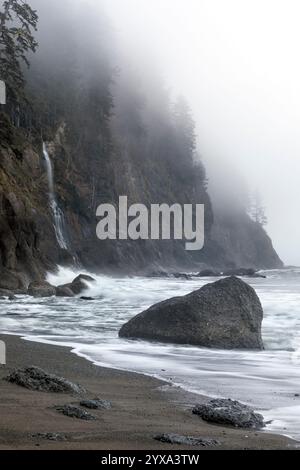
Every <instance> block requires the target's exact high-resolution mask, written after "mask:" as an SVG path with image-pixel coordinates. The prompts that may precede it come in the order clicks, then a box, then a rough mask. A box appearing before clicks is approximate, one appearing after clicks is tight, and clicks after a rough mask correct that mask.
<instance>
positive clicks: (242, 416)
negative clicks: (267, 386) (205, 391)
mask: <svg viewBox="0 0 300 470" xmlns="http://www.w3.org/2000/svg"><path fill="white" fill-rule="evenodd" d="M193 413H194V414H195V415H198V416H200V418H202V419H203V420H204V421H207V422H209V423H215V424H220V425H226V426H233V427H235V428H244V429H262V428H263V427H264V426H265V423H264V418H263V416H262V415H261V414H259V413H255V412H254V411H253V409H252V408H250V406H247V405H243V404H242V403H239V402H238V401H233V400H211V401H210V402H209V403H206V404H204V405H197V406H196V407H195V408H194V409H193Z"/></svg>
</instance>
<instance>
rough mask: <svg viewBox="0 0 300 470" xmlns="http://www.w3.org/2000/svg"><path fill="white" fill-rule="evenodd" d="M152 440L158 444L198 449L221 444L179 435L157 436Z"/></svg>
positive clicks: (213, 440) (206, 439)
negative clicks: (195, 447) (196, 447)
mask: <svg viewBox="0 0 300 470" xmlns="http://www.w3.org/2000/svg"><path fill="white" fill-rule="evenodd" d="M154 439H155V440H156V441H159V442H163V443H166V444H174V445H187V446H198V447H213V446H218V445H220V444H221V443H220V442H219V441H217V440H215V439H208V438H202V437H191V436H181V435H179V434H158V435H157V436H154Z"/></svg>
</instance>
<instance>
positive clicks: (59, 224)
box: [43, 142, 68, 250]
mask: <svg viewBox="0 0 300 470" xmlns="http://www.w3.org/2000/svg"><path fill="white" fill-rule="evenodd" d="M43 155H44V159H45V162H46V170H47V178H48V186H49V202H50V207H51V210H52V214H53V221H54V229H55V235H56V239H57V242H58V244H59V246H60V248H62V249H64V250H68V242H67V239H66V235H65V220H64V214H63V211H62V210H61V208H60V207H59V205H58V204H57V201H56V197H55V191H54V177H53V168H52V162H51V159H50V157H49V153H48V150H47V146H46V144H45V142H43Z"/></svg>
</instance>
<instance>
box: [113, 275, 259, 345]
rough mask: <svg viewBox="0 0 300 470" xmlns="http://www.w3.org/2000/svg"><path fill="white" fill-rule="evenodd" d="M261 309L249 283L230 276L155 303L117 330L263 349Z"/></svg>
mask: <svg viewBox="0 0 300 470" xmlns="http://www.w3.org/2000/svg"><path fill="white" fill-rule="evenodd" d="M262 319H263V310H262V306H261V303H260V300H259V298H258V296H257V294H256V292H255V291H254V289H253V288H252V287H250V286H249V285H248V284H246V283H245V282H244V281H242V280H241V279H238V278H236V277H230V278H226V279H222V280H220V281H217V282H215V283H213V284H207V285H205V286H204V287H202V288H201V289H199V290H197V291H195V292H192V293H191V294H188V295H185V296H184V297H175V298H172V299H170V300H166V301H164V302H161V303H158V304H156V305H154V306H152V307H150V308H149V309H148V310H146V311H145V312H143V313H140V314H139V315H137V316H136V317H134V318H133V319H132V320H130V321H129V322H128V323H126V324H125V325H124V326H123V327H122V328H121V330H120V333H119V335H120V337H121V338H132V339H144V340H154V341H161V342H168V343H177V344H191V345H197V346H203V347H210V348H221V349H260V350H261V349H263V342H262V337H261V324H262Z"/></svg>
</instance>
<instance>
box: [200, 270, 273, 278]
mask: <svg viewBox="0 0 300 470" xmlns="http://www.w3.org/2000/svg"><path fill="white" fill-rule="evenodd" d="M228 276H238V277H250V278H260V279H266V276H265V275H263V274H260V273H259V272H258V271H257V270H255V269H252V268H235V269H227V270H226V271H216V270H214V269H204V270H202V271H200V273H198V274H197V277H228Z"/></svg>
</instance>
